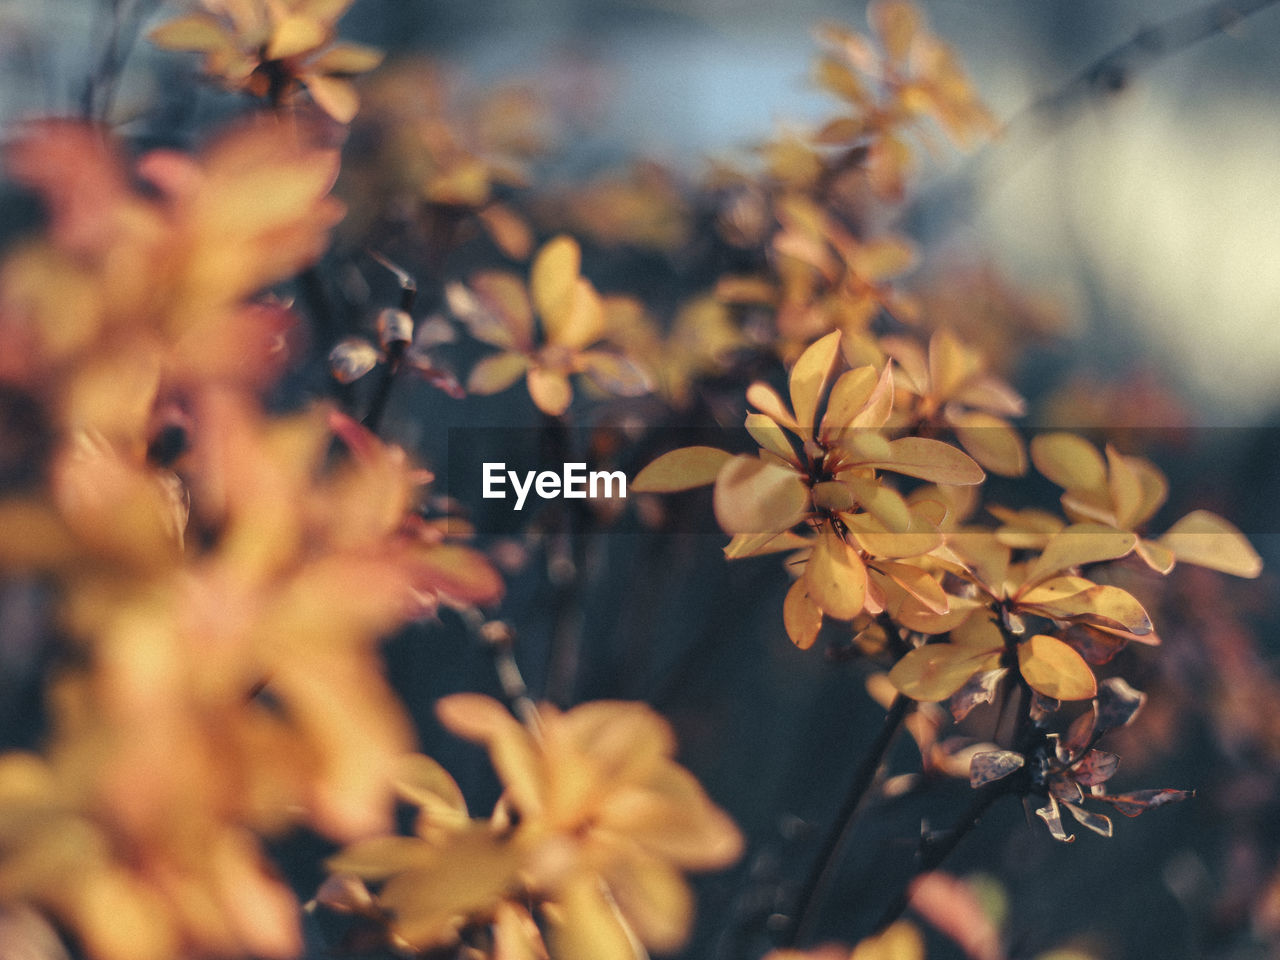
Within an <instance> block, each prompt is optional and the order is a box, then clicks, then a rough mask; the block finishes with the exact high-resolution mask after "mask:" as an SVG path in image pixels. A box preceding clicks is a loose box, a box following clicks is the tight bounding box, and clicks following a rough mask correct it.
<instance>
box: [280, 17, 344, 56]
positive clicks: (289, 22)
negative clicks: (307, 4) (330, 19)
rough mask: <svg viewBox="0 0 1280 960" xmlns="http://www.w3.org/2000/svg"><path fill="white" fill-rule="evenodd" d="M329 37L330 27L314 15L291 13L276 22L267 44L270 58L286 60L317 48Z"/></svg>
mask: <svg viewBox="0 0 1280 960" xmlns="http://www.w3.org/2000/svg"><path fill="white" fill-rule="evenodd" d="M328 39H329V28H328V27H326V26H325V25H324V24H323V23H321V22H320V21H319V20H316V19H314V18H313V17H307V16H303V15H301V14H291V15H289V16H287V17H285V18H284V19H283V20H281V21H280V22H279V23H278V24H276V28H275V30H274V31H272V33H271V43H270V44H268V45H267V59H268V60H284V59H285V58H286V57H296V56H297V55H298V54H300V53H306V52H308V51H309V50H315V49H316V48H317V47H320V46H322V45H323V44H324V43H325V41H327V40H328Z"/></svg>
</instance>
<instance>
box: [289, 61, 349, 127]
mask: <svg viewBox="0 0 1280 960" xmlns="http://www.w3.org/2000/svg"><path fill="white" fill-rule="evenodd" d="M302 82H303V83H305V84H306V86H307V92H308V93H310V94H311V99H312V100H314V101H315V102H316V106H318V107H319V108H320V109H321V110H323V111H324V112H325V113H327V114H328V115H329V116H331V117H333V119H335V120H337V121H338V122H339V123H350V122H351V121H352V120H353V119H355V115H356V113H357V112H358V111H359V109H360V95H359V94H357V93H356V88H355V87H354V86H352V85H351V81H350V80H344V79H342V78H341V77H326V76H323V75H321V74H318V73H307V74H305V75H304V76H303V78H302Z"/></svg>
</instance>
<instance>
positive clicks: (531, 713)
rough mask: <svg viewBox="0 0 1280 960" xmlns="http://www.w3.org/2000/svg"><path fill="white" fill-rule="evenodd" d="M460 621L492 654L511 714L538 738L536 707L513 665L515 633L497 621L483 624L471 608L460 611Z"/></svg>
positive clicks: (515, 665)
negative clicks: (461, 620) (461, 612)
mask: <svg viewBox="0 0 1280 960" xmlns="http://www.w3.org/2000/svg"><path fill="white" fill-rule="evenodd" d="M462 619H463V621H464V622H465V623H466V625H467V629H468V630H469V631H470V632H471V634H472V636H474V637H475V638H476V639H477V640H479V641H480V642H481V643H483V644H484V645H485V646H487V647H488V648H489V652H490V653H492V654H493V666H494V670H495V672H496V673H497V674H498V683H499V685H500V686H501V687H502V695H503V696H504V697H505V698H506V700H507V705H508V706H509V707H510V708H511V712H512V713H514V714H515V715H516V716H517V717H518V718H519V719H520V722H521V723H523V724H524V725H525V727H527V728H528V729H529V730H530V732H532V733H533V735H534V736H535V737H540V736H541V732H542V720H541V718H540V717H539V715H538V705H537V704H535V703H534V702H533V698H532V697H530V696H529V688H528V686H526V685H525V682H524V674H522V673H521V672H520V665H519V664H518V663H516V656H515V639H516V635H515V631H514V630H512V629H511V627H510V626H509V625H508V624H506V623H504V622H503V621H501V620H489V621H486V620H485V619H484V617H483V616H482V615H481V613H480V612H479V611H478V610H475V609H470V610H467V611H464V612H463V615H462Z"/></svg>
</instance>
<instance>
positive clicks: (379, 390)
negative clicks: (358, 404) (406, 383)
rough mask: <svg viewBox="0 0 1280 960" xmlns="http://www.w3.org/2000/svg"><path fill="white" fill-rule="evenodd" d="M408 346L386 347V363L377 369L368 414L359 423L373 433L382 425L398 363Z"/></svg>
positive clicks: (403, 344)
mask: <svg viewBox="0 0 1280 960" xmlns="http://www.w3.org/2000/svg"><path fill="white" fill-rule="evenodd" d="M406 346H408V344H406V343H404V342H403V341H397V342H396V343H392V344H391V345H390V346H388V347H387V361H386V363H384V364H382V365H381V366H379V367H378V384H377V386H376V387H375V388H374V393H373V400H372V401H370V403H369V412H368V413H366V414H365V415H364V420H363V421H361V422H362V423H364V425H365V426H366V427H368V428H369V429H370V430H372V431H373V432H374V433H377V432H378V428H379V427H380V426H381V425H382V415H383V414H384V413H386V412H387V403H388V401H390V400H391V388H392V386H394V384H395V380H396V374H397V373H398V372H399V371H400V361H401V359H402V358H403V357H404V350H405V347H406Z"/></svg>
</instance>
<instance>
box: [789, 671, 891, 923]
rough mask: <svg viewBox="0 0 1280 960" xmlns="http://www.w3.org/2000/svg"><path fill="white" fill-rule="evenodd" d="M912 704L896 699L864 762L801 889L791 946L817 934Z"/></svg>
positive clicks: (794, 913)
mask: <svg viewBox="0 0 1280 960" xmlns="http://www.w3.org/2000/svg"><path fill="white" fill-rule="evenodd" d="M911 704H912V701H911V699H910V698H908V697H905V696H903V695H902V694H898V696H897V697H895V698H894V701H893V703H892V704H891V705H890V707H889V712H888V713H887V714H886V715H885V718H884V723H883V724H882V725H881V727H880V733H879V734H878V735H877V736H876V739H875V742H874V743H873V744H872V745H871V749H870V750H869V751H868V753H867V756H866V757H865V758H864V759H863V761H862V765H861V766H860V767H858V770H857V772H856V773H855V774H854V777H853V781H852V782H851V783H850V785H849V790H848V792H847V793H846V794H845V799H844V804H843V805H842V806H841V807H840V812H839V813H838V814H837V815H836V817H835V819H834V820H833V821H832V828H831V831H830V832H829V833H828V834H827V836H826V838H825V839H824V842H823V844H822V848H821V851H820V853H819V856H818V859H817V860H816V861H815V862H814V865H813V869H812V870H811V871H810V873H809V877H808V879H806V881H805V884H804V886H803V887H802V888H801V889H800V894H799V896H797V897H796V903H795V909H794V910H793V911H792V918H793V921H792V925H791V929H790V930H789V931H788V935H787V937H786V942H787V944H788V945H795V944H797V943H803V942H804V940H805V938H807V937H808V936H809V935H810V934H812V933H813V928H814V925H815V924H816V923H817V920H818V917H819V915H820V914H821V911H822V904H823V901H825V900H826V898H827V893H828V890H829V888H830V886H831V882H832V881H833V880H834V879H835V874H836V870H837V869H838V868H839V866H840V862H841V861H842V860H843V859H844V852H845V848H846V847H847V846H848V843H849V838H850V837H851V836H852V834H853V827H854V824H855V823H856V822H857V815H858V808H859V807H861V806H862V801H863V799H864V798H865V797H866V795H867V791H868V790H870V789H871V785H872V784H873V783H874V782H875V777H876V772H877V771H878V770H879V769H880V765H881V764H882V763H884V758H885V755H886V754H887V753H888V752H889V747H890V745H891V744H892V743H893V738H894V736H895V735H896V734H897V732H898V728H899V727H901V726H902V721H903V720H904V719H905V718H906V716H907V711H908V710H909V709H910V708H911Z"/></svg>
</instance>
